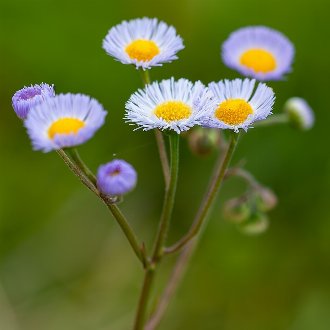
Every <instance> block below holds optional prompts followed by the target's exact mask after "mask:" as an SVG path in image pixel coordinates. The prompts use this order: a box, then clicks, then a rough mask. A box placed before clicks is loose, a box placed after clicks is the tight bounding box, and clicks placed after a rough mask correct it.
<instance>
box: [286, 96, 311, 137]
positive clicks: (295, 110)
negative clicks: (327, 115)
mask: <svg viewBox="0 0 330 330" xmlns="http://www.w3.org/2000/svg"><path fill="white" fill-rule="evenodd" d="M283 110H284V112H286V113H287V114H288V116H289V120H290V123H291V125H292V126H293V127H295V128H298V129H300V130H303V131H304V130H308V129H310V128H312V127H313V125H314V112H313V110H312V108H311V107H310V106H309V104H308V103H307V102H306V101H305V100H304V99H302V98H300V97H291V98H290V99H288V100H287V101H286V103H285V104H284V108H283Z"/></svg>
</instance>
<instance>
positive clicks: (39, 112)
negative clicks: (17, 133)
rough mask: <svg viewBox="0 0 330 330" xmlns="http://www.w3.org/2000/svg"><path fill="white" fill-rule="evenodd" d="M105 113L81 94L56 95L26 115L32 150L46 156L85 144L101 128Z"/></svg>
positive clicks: (26, 125) (93, 100) (99, 105)
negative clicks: (43, 153)
mask: <svg viewBox="0 0 330 330" xmlns="http://www.w3.org/2000/svg"><path fill="white" fill-rule="evenodd" d="M105 116H106V111H105V110H104V109H103V107H102V105H101V104H100V103H99V102H98V101H96V100H95V99H92V98H90V97H89V96H86V95H82V94H59V95H57V96H55V97H53V98H48V99H46V100H45V101H44V102H42V103H41V104H39V105H37V106H35V107H34V108H33V109H31V111H30V112H29V114H28V116H27V119H26V121H25V127H26V128H27V131H28V134H29V136H30V139H31V141H32V145H33V148H34V149H35V150H42V151H44V152H48V151H51V150H57V149H61V148H65V147H73V146H76V145H79V144H82V143H84V142H86V141H87V140H89V139H90V138H91V137H92V136H93V135H94V133H95V132H96V131H97V130H98V129H99V128H100V127H101V126H102V125H103V123H104V119H105Z"/></svg>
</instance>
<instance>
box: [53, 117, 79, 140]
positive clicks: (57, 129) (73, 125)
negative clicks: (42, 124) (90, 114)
mask: <svg viewBox="0 0 330 330" xmlns="http://www.w3.org/2000/svg"><path fill="white" fill-rule="evenodd" d="M84 126H85V123H84V122H83V121H82V120H80V119H77V118H61V119H58V120H57V121H55V122H53V123H52V124H51V126H50V127H49V128H48V136H49V137H50V138H51V139H53V138H54V136H55V135H56V134H72V133H74V134H77V133H78V132H79V130H80V129H81V128H83V127H84Z"/></svg>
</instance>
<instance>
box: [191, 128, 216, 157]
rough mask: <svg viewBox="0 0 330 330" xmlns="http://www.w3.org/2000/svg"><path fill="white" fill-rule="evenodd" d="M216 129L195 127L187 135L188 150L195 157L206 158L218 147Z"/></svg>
mask: <svg viewBox="0 0 330 330" xmlns="http://www.w3.org/2000/svg"><path fill="white" fill-rule="evenodd" d="M219 140H220V131H219V130H218V129H211V128H201V127H197V128H195V129H193V130H192V131H191V132H190V133H189V134H188V143H189V147H190V150H191V151H192V152H193V153H194V154H195V155H197V156H207V155H209V154H210V153H212V151H213V150H214V149H216V147H217V146H218V145H219Z"/></svg>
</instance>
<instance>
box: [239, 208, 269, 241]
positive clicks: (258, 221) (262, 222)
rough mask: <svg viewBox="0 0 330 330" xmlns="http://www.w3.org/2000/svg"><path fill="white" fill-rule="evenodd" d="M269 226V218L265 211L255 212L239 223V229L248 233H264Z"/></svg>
mask: <svg viewBox="0 0 330 330" xmlns="http://www.w3.org/2000/svg"><path fill="white" fill-rule="evenodd" d="M268 226H269V220H268V217H267V216H266V214H264V213H260V212H257V213H254V214H252V215H251V216H250V217H249V219H248V220H247V221H244V222H243V223H241V224H239V226H238V228H239V230H240V231H241V232H242V233H243V234H246V235H251V236H253V235H259V234H262V233H264V232H265V231H266V230H267V229H268Z"/></svg>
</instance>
